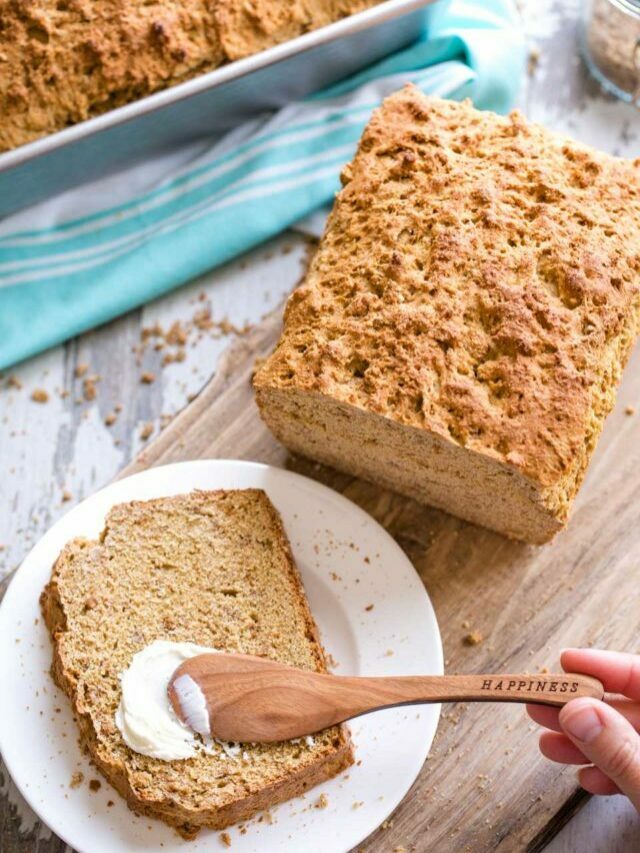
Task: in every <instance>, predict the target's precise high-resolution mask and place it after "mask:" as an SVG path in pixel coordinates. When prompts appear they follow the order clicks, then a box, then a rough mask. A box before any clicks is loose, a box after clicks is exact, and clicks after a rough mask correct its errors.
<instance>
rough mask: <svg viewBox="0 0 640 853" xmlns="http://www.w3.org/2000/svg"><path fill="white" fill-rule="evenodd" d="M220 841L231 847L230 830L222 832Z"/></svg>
mask: <svg viewBox="0 0 640 853" xmlns="http://www.w3.org/2000/svg"><path fill="white" fill-rule="evenodd" d="M220 841H221V842H222V843H223V844H224V846H225V847H231V836H230V835H229V833H228V832H221V833H220Z"/></svg>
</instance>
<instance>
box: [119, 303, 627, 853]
mask: <svg viewBox="0 0 640 853" xmlns="http://www.w3.org/2000/svg"><path fill="white" fill-rule="evenodd" d="M279 326H280V313H279V312H278V313H277V315H274V316H273V317H271V318H269V319H267V320H266V321H265V322H264V323H263V324H262V325H261V326H260V327H258V328H256V329H255V330H254V331H253V332H252V333H251V335H250V336H248V337H247V338H245V339H244V340H241V341H240V342H239V343H238V344H237V345H236V346H235V347H234V348H233V349H232V350H231V351H230V352H229V353H228V354H227V356H226V357H225V359H224V362H223V364H221V365H220V367H219V369H218V372H217V373H216V376H215V377H214V378H213V379H212V380H211V382H210V383H209V384H208V385H207V386H206V387H205V388H204V390H203V391H202V393H201V394H200V395H199V396H198V397H197V398H196V399H195V400H194V401H193V402H192V403H191V404H190V405H189V406H188V407H187V408H186V409H185V410H184V411H183V412H182V413H181V414H180V415H179V416H178V417H177V418H176V419H175V420H174V422H173V423H172V424H171V426H169V427H168V428H167V429H166V430H165V432H164V433H162V434H161V435H160V437H159V438H158V439H157V440H156V441H155V442H154V443H153V444H151V445H150V446H149V447H148V448H147V449H146V450H145V451H144V453H143V454H142V455H141V456H140V457H139V458H138V459H137V460H136V461H135V462H134V463H133V464H132V465H130V466H129V467H128V468H126V469H125V470H124V471H123V472H122V476H126V475H128V474H131V473H134V472H135V471H139V470H142V469H144V468H148V467H151V466H154V465H161V464H165V463H169V462H177V461H180V460H183V459H196V458H241V459H251V460H255V461H259V462H267V463H271V464H274V465H279V466H282V467H287V468H291V469H293V470H296V471H299V472H300V473H303V474H306V475H307V476H310V477H313V478H314V479H317V480H320V481H321V482H323V483H325V484H327V485H329V486H331V487H332V488H334V489H337V490H338V491H340V492H342V493H343V494H345V495H346V496H347V497H349V498H350V499H351V500H353V501H355V502H356V503H357V504H359V505H360V506H361V507H363V508H364V509H365V510H367V512H369V513H371V515H373V516H374V517H375V518H376V519H377V520H378V521H379V522H380V523H381V524H382V525H383V526H384V527H385V528H386V529H387V530H388V531H389V532H390V533H391V535H392V536H393V537H394V538H395V539H396V540H397V541H398V543H399V544H400V546H401V547H402V548H403V549H404V550H405V552H406V553H407V555H408V556H409V558H410V559H411V560H412V562H413V564H414V566H415V567H416V569H417V571H418V572H419V574H420V576H421V578H422V579H423V581H424V583H425V585H426V587H427V589H428V591H429V594H430V596H431V599H432V601H433V604H434V607H435V610H436V614H437V616H438V621H439V623H440V628H441V631H442V638H443V643H444V650H445V661H446V669H447V671H448V672H452V673H453V672H501V671H502V672H525V671H530V672H538V671H539V670H540V669H543V668H544V667H548V668H549V669H553V668H555V667H557V666H558V654H559V651H560V649H562V648H563V647H565V646H570V645H575V646H582V645H593V646H603V647H610V648H615V649H621V650H629V651H640V645H639V639H638V637H639V635H640V632H639V630H638V629H639V627H640V606H639V592H638V580H639V577H640V570H639V568H638V566H639V564H640V408H639V411H638V414H627V413H626V411H625V409H626V407H628V406H633V404H634V403H635V402H636V401H640V370H639V369H638V367H639V366H640V352H637V353H636V354H635V357H634V359H632V363H631V364H630V365H629V366H628V368H627V371H626V375H625V380H624V383H623V386H622V388H621V389H620V395H619V401H618V405H617V408H616V410H615V412H614V413H613V414H612V415H611V417H610V418H609V421H608V422H607V426H606V429H605V432H604V434H603V436H602V439H601V441H600V444H599V447H598V451H597V453H596V456H595V458H594V459H593V464H592V466H591V469H590V473H589V476H588V478H587V481H586V483H585V485H584V487H583V489H582V492H581V494H580V496H579V500H578V502H577V505H576V507H575V511H574V514H573V518H572V520H571V523H570V525H569V527H568V529H567V530H566V531H565V532H564V533H562V534H560V535H559V536H558V537H557V538H556V539H555V540H554V541H553V542H552V543H550V544H548V545H546V546H543V547H534V546H528V545H522V544H518V543H515V542H510V541H509V540H507V539H504V538H502V537H501V536H499V535H497V534H494V533H491V532H489V531H487V530H483V529H481V528H478V527H474V526H472V525H470V524H466V523H465V522H462V521H460V520H458V519H456V518H453V517H451V516H449V515H446V514H445V513H442V512H439V511H437V510H433V509H430V508H427V507H423V506H419V505H418V504H416V503H414V502H412V501H410V500H407V499H406V498H402V497H400V496H398V495H394V494H392V493H390V492H387V491H384V490H382V489H380V488H379V487H377V486H372V485H369V484H367V483H364V482H362V481H359V480H356V479H354V478H352V477H349V476H346V475H343V474H339V473H337V472H335V471H331V470H329V469H327V468H324V467H322V466H320V465H317V464H315V463H312V462H308V461H305V460H301V459H294V458H291V457H290V456H289V455H288V453H287V452H286V451H285V450H284V448H282V447H281V446H280V445H279V444H278V443H277V442H276V441H275V439H273V437H272V436H271V434H270V433H269V432H268V430H267V429H266V427H264V426H263V424H262V422H261V421H260V418H259V415H258V411H257V408H256V406H255V402H254V399H253V394H252V391H251V375H252V373H253V369H254V364H255V361H256V359H258V358H261V357H263V356H264V355H266V354H267V353H268V352H269V351H270V350H271V348H272V347H273V344H274V342H275V340H276V338H277V335H278V332H279ZM398 618H399V619H401V618H402V614H401V613H400V614H398ZM472 632H478V633H479V634H480V635H482V638H483V639H482V641H481V642H480V643H478V644H477V645H468V644H467V643H465V640H464V638H465V637H466V636H467V635H469V634H470V633H472ZM537 740H538V738H537V730H536V727H535V726H533V724H531V723H530V722H529V720H528V718H527V717H526V716H525V712H524V710H523V709H522V708H520V707H519V706H509V705H503V706H499V705H495V706H481V705H475V706H474V705H468V706H460V705H458V706H445V707H444V709H443V715H442V720H441V724H440V727H439V730H438V734H437V736H436V740H435V744H434V747H433V749H432V751H431V754H430V756H429V759H428V760H427V762H426V764H425V766H424V768H423V770H422V772H421V774H420V776H419V778H418V780H417V781H416V783H415V785H414V786H413V788H412V790H411V792H410V793H409V795H408V796H407V797H406V798H405V800H404V802H403V803H402V804H401V805H400V807H399V808H398V809H397V810H396V812H395V814H394V815H393V816H392V823H390V824H389V825H388V826H387V828H385V829H380V830H378V831H377V832H376V833H374V835H372V836H371V837H370V838H369V839H368V840H367V842H366V843H365V844H363V845H362V847H361V848H360V849H362V850H365V851H368V852H369V851H371V853H373V851H380V853H382V851H385V853H386V851H390V850H394V849H397V848H400V849H402V848H406V849H407V850H416V851H427V850H428V851H430V853H450V851H452V850H456V851H473V853H475V851H489V850H496V851H523V850H526V851H536V850H541V849H543V848H544V846H545V843H546V842H547V841H548V840H549V838H551V837H552V836H553V835H554V834H555V833H556V832H557V831H558V830H559V829H560V827H561V826H562V825H563V824H564V823H565V822H566V821H567V820H568V819H569V817H570V816H571V815H572V814H573V813H574V812H575V811H576V810H577V809H578V808H580V806H581V805H582V804H583V803H584V802H585V800H586V799H587V795H586V794H585V793H584V792H582V791H581V790H580V789H579V788H578V787H577V785H576V783H575V775H574V772H573V771H572V770H571V769H564V768H562V767H561V766H559V765H555V764H552V763H550V762H548V761H545V760H543V759H542V758H541V757H540V755H539V753H538V749H537Z"/></svg>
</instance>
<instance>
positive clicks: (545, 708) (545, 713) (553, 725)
mask: <svg viewBox="0 0 640 853" xmlns="http://www.w3.org/2000/svg"><path fill="white" fill-rule="evenodd" d="M559 713H560V708H551V707H550V706H549V705H527V714H528V715H529V716H530V717H531V719H532V720H533V722H534V723H538V725H539V726H544V727H545V729H551V731H552V732H561V731H562V727H561V725H560V723H559V722H558V714H559Z"/></svg>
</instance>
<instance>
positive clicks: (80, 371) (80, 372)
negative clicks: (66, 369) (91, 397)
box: [74, 361, 89, 379]
mask: <svg viewBox="0 0 640 853" xmlns="http://www.w3.org/2000/svg"><path fill="white" fill-rule="evenodd" d="M88 370H89V365H88V364H87V363H86V361H81V362H80V364H76V369H75V370H74V374H75V376H76V379H82V377H83V376H84V375H85V373H86V372H87V371H88Z"/></svg>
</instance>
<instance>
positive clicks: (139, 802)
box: [40, 490, 354, 839]
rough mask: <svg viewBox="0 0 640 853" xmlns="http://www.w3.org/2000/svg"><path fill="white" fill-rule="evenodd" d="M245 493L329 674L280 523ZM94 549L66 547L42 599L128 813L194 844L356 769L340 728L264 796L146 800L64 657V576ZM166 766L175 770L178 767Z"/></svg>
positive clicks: (68, 689) (80, 710) (66, 686)
mask: <svg viewBox="0 0 640 853" xmlns="http://www.w3.org/2000/svg"><path fill="white" fill-rule="evenodd" d="M244 492H245V494H247V493H253V494H254V495H255V496H256V499H257V500H259V501H260V502H261V503H262V504H263V506H262V508H263V509H266V511H267V512H268V513H269V514H270V516H271V520H272V530H273V532H274V534H275V537H276V539H277V547H279V548H281V549H282V551H283V553H284V554H285V555H286V563H287V574H288V578H289V581H290V582H291V584H292V585H293V586H294V588H295V590H296V594H297V597H298V602H297V603H298V606H299V608H300V612H301V614H302V617H303V619H304V623H305V626H306V636H307V640H308V642H309V643H310V644H311V647H312V654H313V657H314V660H315V668H317V669H318V670H320V671H325V670H326V661H325V655H324V650H323V648H322V645H321V644H320V641H319V637H318V632H317V628H316V625H315V622H314V620H313V617H312V615H311V611H310V609H309V605H308V602H307V599H306V596H305V593H304V588H303V586H302V581H301V578H300V575H299V573H298V570H297V568H296V566H295V563H294V560H293V556H292V554H291V550H290V546H289V542H288V540H287V537H286V534H285V532H284V528H283V527H282V522H281V520H280V517H279V515H278V513H277V511H276V510H275V508H274V507H273V506H272V504H271V503H270V501H269V500H268V498H267V497H266V495H265V494H264V493H263V492H262V491H260V490H244ZM194 494H197V495H198V497H199V499H201V500H202V501H204V502H207V501H210V500H215V498H216V496H218V495H220V494H223V493H222V492H198V493H192V496H190V497H193V495H194ZM178 500H179V498H178ZM143 503H144V502H132V504H131V505H130V506H133V505H134V504H135V505H136V506H137V507H140V506H142V505H143ZM147 503H153V502H147ZM116 509H118V508H116ZM108 523H109V522H107V524H108ZM104 536H105V533H103V534H102V537H103V538H104ZM95 545H96V543H93V542H89V541H87V540H84V539H76V540H73V541H71V542H70V543H68V545H67V546H65V548H64V549H63V551H62V552H61V554H60V555H59V557H58V559H57V560H56V562H55V564H54V566H53V569H52V576H51V580H50V581H49V583H48V584H47V585H46V587H45V588H44V590H43V592H42V594H41V597H40V603H41V609H42V613H43V617H44V621H45V623H46V626H47V628H48V630H49V633H50V635H51V638H52V642H53V662H52V667H51V674H52V677H53V679H54V681H55V683H56V684H57V685H58V686H59V687H60V688H61V689H62V690H63V691H64V692H65V693H66V695H67V696H68V697H69V699H70V701H71V704H72V707H73V711H74V716H75V718H76V721H77V724H78V729H79V732H80V741H81V744H82V745H83V746H84V747H86V749H87V750H88V752H89V754H90V756H91V758H92V760H93V762H94V763H95V765H96V767H97V768H98V769H99V770H100V772H101V773H102V774H103V776H104V777H105V779H106V780H107V781H108V782H109V783H110V784H111V785H112V786H113V787H114V788H115V789H116V790H117V791H118V793H119V794H120V795H121V796H122V797H123V798H124V799H125V800H126V802H127V805H128V806H129V808H131V809H132V810H133V811H134V812H136V813H137V814H141V815H146V816H148V817H155V818H159V819H161V820H163V821H164V822H165V823H168V824H169V825H171V826H173V827H174V828H175V829H176V830H177V831H178V832H179V833H180V835H182V836H183V837H184V838H187V839H190V838H194V837H195V836H196V835H197V833H198V832H199V830H200V829H201V828H203V827H208V828H211V829H216V830H219V829H223V828H225V827H227V826H230V825H232V824H235V823H238V822H239V821H245V820H247V819H248V818H250V817H251V816H253V815H255V814H256V812H259V811H262V810H264V809H268V808H269V807H271V806H274V805H276V804H277V803H280V802H283V801H285V800H288V799H291V798H292V797H296V796H298V795H300V794H302V793H304V792H305V791H306V790H308V789H309V788H312V787H313V786H315V785H318V784H320V783H321V782H323V781H326V780H327V779H330V778H332V777H333V776H335V775H337V774H338V773H340V772H341V771H342V770H344V769H346V768H347V767H349V766H350V765H351V764H352V763H353V760H354V759H353V749H352V745H351V740H350V737H349V731H348V728H347V727H345V726H341V727H336V734H335V737H334V741H333V747H332V749H331V750H330V751H328V752H326V753H325V754H323V755H320V756H318V757H316V758H315V760H314V761H313V762H312V763H307V764H306V765H305V766H303V767H302V768H301V769H299V770H296V771H293V772H289V773H288V774H286V775H285V776H284V777H283V778H281V779H280V780H278V781H276V782H272V783H268V784H266V785H264V786H263V787H262V788H261V789H260V790H257V791H253V792H248V793H247V794H246V795H245V796H242V797H238V798H237V799H235V800H233V801H232V802H229V803H227V804H225V805H222V806H216V807H212V808H207V809H197V810H192V809H189V808H187V807H186V804H185V803H184V802H176V800H175V799H174V798H173V797H172V795H171V793H170V792H164V793H163V795H162V796H153V797H147V796H144V795H141V794H140V791H139V790H137V789H136V786H135V784H134V781H132V773H131V768H130V767H128V764H127V761H126V760H118V758H117V757H114V756H113V755H111V754H110V753H109V751H108V750H107V749H106V748H105V743H104V741H103V740H102V739H101V738H100V735H99V733H98V732H97V731H96V726H95V723H94V720H93V718H92V716H91V707H90V705H89V704H88V703H87V700H86V694H85V693H84V691H81V690H80V689H79V687H80V685H79V680H78V678H77V677H76V676H75V675H74V673H73V672H72V671H71V669H70V667H69V666H68V663H67V661H66V660H65V656H64V652H63V646H64V643H65V637H67V635H68V633H69V631H71V630H73V627H72V625H71V624H70V622H71V618H70V616H69V614H68V612H67V607H66V605H65V596H64V594H63V592H62V589H61V587H62V586H63V585H64V579H63V574H64V570H65V569H66V567H67V566H68V561H69V558H70V556H71V555H73V554H75V555H77V554H78V553H79V552H80V553H81V552H84V551H86V549H87V548H91V547H94V546H95ZM283 582H284V581H283ZM196 640H197V638H196ZM126 751H127V752H128V753H131V750H128V749H127V750H126ZM142 760H144V759H142ZM167 763H174V764H175V763H178V762H167ZM143 794H144V792H143Z"/></svg>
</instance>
